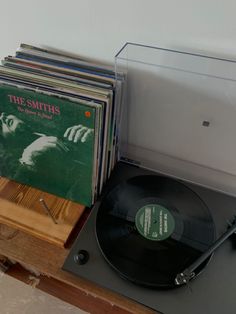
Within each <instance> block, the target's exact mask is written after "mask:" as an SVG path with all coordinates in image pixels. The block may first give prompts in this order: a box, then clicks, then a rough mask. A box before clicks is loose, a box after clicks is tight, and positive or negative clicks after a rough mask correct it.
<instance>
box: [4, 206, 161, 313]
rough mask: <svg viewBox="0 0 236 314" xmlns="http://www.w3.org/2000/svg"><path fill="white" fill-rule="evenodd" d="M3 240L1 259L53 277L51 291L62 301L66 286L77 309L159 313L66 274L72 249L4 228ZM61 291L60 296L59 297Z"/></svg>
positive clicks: (66, 291)
mask: <svg viewBox="0 0 236 314" xmlns="http://www.w3.org/2000/svg"><path fill="white" fill-rule="evenodd" d="M0 206H1V201H0ZM9 235H10V236H9ZM4 237H5V239H4ZM0 239H1V240H0V254H1V255H3V256H6V257H8V258H9V259H12V260H15V261H17V262H19V263H23V264H26V265H28V266H29V267H32V268H34V269H36V270H37V271H39V272H40V273H41V274H44V275H46V276H47V277H49V278H50V279H51V286H52V287H51V288H50V289H51V290H53V291H54V295H55V294H57V296H58V297H60V289H61V288H60V287H62V285H63V287H64V289H65V293H67V294H68V298H69V300H70V298H76V299H77V300H76V301H74V302H71V303H74V304H76V302H77V305H78V306H80V307H81V308H83V309H84V310H85V311H89V312H90V313H96V314H99V313H124V314H127V313H135V314H136V313H140V314H141V313H145V314H149V313H150V314H151V313H152V314H153V313H156V312H154V311H152V310H150V309H148V308H147V307H144V306H142V305H141V304H138V303H136V302H134V301H131V300H130V299H127V298H125V297H123V296H121V295H118V294H116V293H113V292H111V291H109V290H107V289H104V288H101V287H99V286H97V285H96V284H93V283H91V282H89V281H87V280H85V279H82V278H79V277H77V276H74V275H72V274H70V273H68V272H65V271H63V270H62V269H61V268H62V265H63V263H64V261H65V258H66V257H67V255H68V254H69V249H68V248H67V249H65V248H60V247H56V246H55V245H53V244H50V243H48V242H46V241H43V240H41V239H38V238H35V237H33V236H31V235H29V234H26V233H24V232H22V231H17V230H14V229H12V228H9V227H4V233H3V234H1V228H0ZM50 279H48V278H46V279H44V281H45V280H46V281H50ZM49 286H50V285H49ZM56 287H57V288H56ZM50 289H49V290H50ZM57 289H58V293H55V290H57ZM49 292H50V291H49Z"/></svg>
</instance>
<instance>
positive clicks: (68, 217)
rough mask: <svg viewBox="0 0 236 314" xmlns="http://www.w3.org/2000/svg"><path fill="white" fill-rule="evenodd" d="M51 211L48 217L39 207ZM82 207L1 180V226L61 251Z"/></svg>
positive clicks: (15, 183)
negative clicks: (50, 244)
mask: <svg viewBox="0 0 236 314" xmlns="http://www.w3.org/2000/svg"><path fill="white" fill-rule="evenodd" d="M40 199H43V200H44V201H45V202H46V204H47V206H48V207H49V208H50V212H51V215H52V216H53V217H54V219H55V220H56V222H57V224H55V222H54V221H53V219H52V218H51V217H50V216H48V214H47V212H46V211H45V209H44V208H43V206H42V205H41V203H40V201H39V200H40ZM84 210H85V206H83V205H80V204H78V203H75V202H72V201H69V200H66V199H64V198H61V197H57V196H55V195H52V194H49V193H46V192H43V191H41V190H38V189H35V188H32V187H30V186H27V185H24V184H20V183H17V182H15V181H12V180H9V179H6V178H0V223H2V224H5V225H8V226H10V227H13V228H17V229H20V230H22V231H24V232H26V233H29V234H32V235H34V236H35V237H38V238H40V239H43V240H45V241H48V242H50V243H52V244H54V245H58V246H61V247H63V246H64V245H65V244H66V242H67V240H68V238H69V236H70V234H71V232H72V230H73V228H74V227H75V224H76V223H77V221H78V220H79V219H80V217H81V215H82V213H83V212H84Z"/></svg>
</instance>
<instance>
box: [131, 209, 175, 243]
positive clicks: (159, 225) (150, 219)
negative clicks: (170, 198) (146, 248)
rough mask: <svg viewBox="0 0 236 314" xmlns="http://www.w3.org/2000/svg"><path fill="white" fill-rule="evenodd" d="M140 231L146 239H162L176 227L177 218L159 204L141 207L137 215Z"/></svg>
mask: <svg viewBox="0 0 236 314" xmlns="http://www.w3.org/2000/svg"><path fill="white" fill-rule="evenodd" d="M135 225H136V228H137V230H138V232H139V233H140V234H141V235H142V236H143V237H145V238H146V239H149V240H153V241H162V240H165V239H167V238H168V237H169V236H170V235H171V234H172V233H173V231H174V229H175V220H174V217H173V216H172V214H171V213H170V211H169V210H168V209H166V208H165V207H163V206H161V205H157V204H148V205H145V206H143V207H141V208H140V209H139V210H138V212H137V214H136V216H135Z"/></svg>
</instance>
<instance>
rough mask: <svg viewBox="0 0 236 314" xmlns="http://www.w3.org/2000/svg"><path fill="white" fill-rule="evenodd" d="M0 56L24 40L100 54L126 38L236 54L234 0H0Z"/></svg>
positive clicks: (105, 56)
mask: <svg viewBox="0 0 236 314" xmlns="http://www.w3.org/2000/svg"><path fill="white" fill-rule="evenodd" d="M0 7H1V18H0V26H1V34H2V35H1V40H0V57H3V56H4V55H8V54H12V53H13V52H14V50H15V48H16V47H17V46H18V45H19V43H20V42H26V43H31V44H36V45H40V44H41V45H47V46H52V47H55V48H59V49H64V50H67V51H71V52H74V53H78V54H81V55H84V56H88V57H95V58H97V59H100V60H107V61H113V56H114V55H115V53H116V52H117V51H118V50H119V49H120V47H121V46H122V45H123V44H124V43H125V42H127V41H131V42H138V43H143V44H148V45H156V46H161V47H168V48H177V49H184V50H190V51H201V52H202V51H204V52H206V53H212V52H213V53H214V54H216V55H219V54H220V55H222V54H223V55H232V56H233V55H235V56H236V18H235V12H236V1H234V0H224V1H223V0H195V1H194V0H176V1H174V0H172V1H171V0H120V1H113V0H84V1H82V0H64V1H63V0H20V1H14V0H11V1H10V0H8V1H7V0H0Z"/></svg>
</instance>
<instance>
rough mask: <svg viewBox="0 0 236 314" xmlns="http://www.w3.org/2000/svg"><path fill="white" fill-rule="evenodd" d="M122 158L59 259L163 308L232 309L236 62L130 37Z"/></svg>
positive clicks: (120, 60)
mask: <svg viewBox="0 0 236 314" xmlns="http://www.w3.org/2000/svg"><path fill="white" fill-rule="evenodd" d="M116 70H117V71H119V70H122V71H124V70H126V71H127V94H126V103H125V105H124V107H123V108H122V111H121V112H120V113H119V114H120V115H121V125H120V128H119V135H120V141H119V143H120V146H119V151H120V162H118V164H117V165H116V167H115V169H114V171H113V173H112V175H111V178H110V179H109V181H108V182H107V184H106V186H105V188H104V191H103V194H102V197H101V198H100V200H99V201H98V202H97V203H96V204H95V206H94V208H93V209H92V211H91V214H90V216H89V218H88V220H87V222H86V223H85V225H84V227H83V229H82V230H81V232H80V234H79V236H78V238H77V240H76V242H75V244H74V246H73V247H72V249H71V252H70V254H69V256H68V258H67V260H66V262H65V264H64V266H63V269H64V270H66V271H70V272H72V273H74V274H76V275H78V276H81V277H85V278H87V279H89V280H91V281H93V282H96V283H97V284H99V285H102V286H104V287H106V288H108V289H111V290H113V291H116V292H118V293H120V294H122V295H125V296H126V297H128V298H131V299H134V300H136V301H137V302H140V303H143V304H144V305H146V306H148V307H150V308H152V309H154V310H156V311H159V312H162V313H165V314H174V313H181V314H189V313H191V314H195V313H209V314H211V313H227V314H231V313H232V314H233V313H235V308H236V299H235V295H234V294H235V293H234V291H235V289H236V272H235V265H236V245H235V243H236V242H234V241H236V240H234V238H233V237H234V236H233V234H234V232H235V230H236V224H235V220H234V216H235V215H236V197H235V196H236V162H235V160H236V159H235V156H236V145H235V143H234V141H235V140H234V137H235V136H234V134H236V123H235V119H236V92H235V91H236V88H235V87H236V85H235V79H236V63H235V62H234V61H233V60H226V59H219V58H213V57H206V56H202V55H196V54H189V53H182V52H178V51H171V50H165V49H159V48H152V47H146V46H141V45H136V44H126V45H125V46H124V47H123V49H122V50H121V51H120V52H119V54H118V55H117V56H116Z"/></svg>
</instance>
